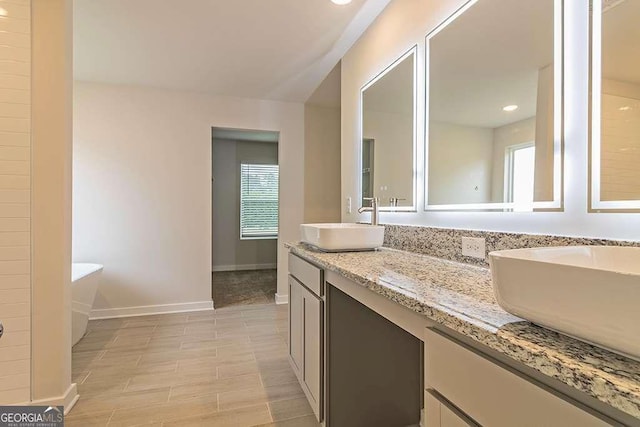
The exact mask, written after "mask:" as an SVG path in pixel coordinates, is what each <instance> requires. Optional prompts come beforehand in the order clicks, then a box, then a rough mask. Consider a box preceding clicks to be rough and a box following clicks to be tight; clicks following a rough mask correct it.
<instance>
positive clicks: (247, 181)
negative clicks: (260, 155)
mask: <svg viewBox="0 0 640 427" xmlns="http://www.w3.org/2000/svg"><path fill="white" fill-rule="evenodd" d="M277 237H278V165H257V164H247V163H242V164H241V165H240V239H275V238H277Z"/></svg>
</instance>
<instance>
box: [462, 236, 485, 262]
mask: <svg viewBox="0 0 640 427" xmlns="http://www.w3.org/2000/svg"><path fill="white" fill-rule="evenodd" d="M462 255H464V256H470V257H473V258H480V259H485V257H486V249H485V240H484V239H483V238H476V237H463V238H462Z"/></svg>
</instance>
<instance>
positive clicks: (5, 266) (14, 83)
mask: <svg viewBox="0 0 640 427" xmlns="http://www.w3.org/2000/svg"><path fill="white" fill-rule="evenodd" d="M23 3H24V4H22V5H21V4H14V3H9V2H5V1H0V7H3V8H5V9H6V10H7V11H8V17H5V18H3V19H1V20H0V276H1V278H0V313H1V314H2V317H1V318H0V321H2V323H3V324H4V327H5V333H4V336H3V337H2V339H1V340H0V372H1V373H2V374H1V375H0V405H6V404H11V403H23V402H28V401H29V400H30V399H31V387H30V384H31V275H30V271H31V232H30V217H31V215H30V199H31V180H30V173H31V21H30V19H31V1H30V0H27V1H25V2H23Z"/></svg>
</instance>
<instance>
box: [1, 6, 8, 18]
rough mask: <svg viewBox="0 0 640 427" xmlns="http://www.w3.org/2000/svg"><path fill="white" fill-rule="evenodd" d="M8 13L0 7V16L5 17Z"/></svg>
mask: <svg viewBox="0 0 640 427" xmlns="http://www.w3.org/2000/svg"><path fill="white" fill-rule="evenodd" d="M8 14H9V13H8V12H7V9H5V8H4V7H0V16H7V15H8Z"/></svg>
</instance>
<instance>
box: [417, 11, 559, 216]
mask: <svg viewBox="0 0 640 427" xmlns="http://www.w3.org/2000/svg"><path fill="white" fill-rule="evenodd" d="M556 5H557V3H556V1H554V0H519V1H513V0H478V1H477V2H475V3H472V4H471V5H470V6H468V8H466V9H463V11H462V12H461V13H460V14H458V15H456V16H454V17H453V18H452V19H451V20H450V21H448V22H446V23H445V24H443V27H441V28H440V29H438V30H436V31H434V33H433V34H432V35H429V36H428V37H427V55H428V70H427V72H428V81H427V86H428V89H427V90H428V101H427V102H428V108H429V110H428V111H429V112H428V114H429V116H428V128H427V141H428V179H427V181H428V186H427V187H428V188H427V204H428V206H433V205H465V204H472V205H478V204H490V203H493V204H504V203H517V204H518V207H517V208H514V209H517V210H524V209H525V206H526V209H527V210H531V209H532V207H533V202H534V201H535V202H550V201H553V200H554V197H555V196H554V189H555V187H554V185H555V181H554V179H555V170H556V164H559V163H556V161H557V159H556V156H557V153H559V150H558V149H557V148H556V144H557V143H559V132H558V135H556V127H555V112H556V111H555V105H557V104H556V99H555V87H556V86H555V85H556V76H555V75H554V74H555V66H556V63H555V61H554V58H555V55H556V52H555V44H554V34H555V31H556V27H555V25H556V20H555V18H556ZM557 141H558V142H557ZM527 144H528V145H527ZM516 146H517V147H522V148H519V149H518V150H513V151H512V156H513V158H512V162H511V163H509V162H506V161H505V152H506V150H508V148H509V147H516ZM509 166H511V167H512V168H514V169H512V170H507V169H506V168H507V167H509ZM525 174H526V176H525ZM512 208H513V207H512Z"/></svg>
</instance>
